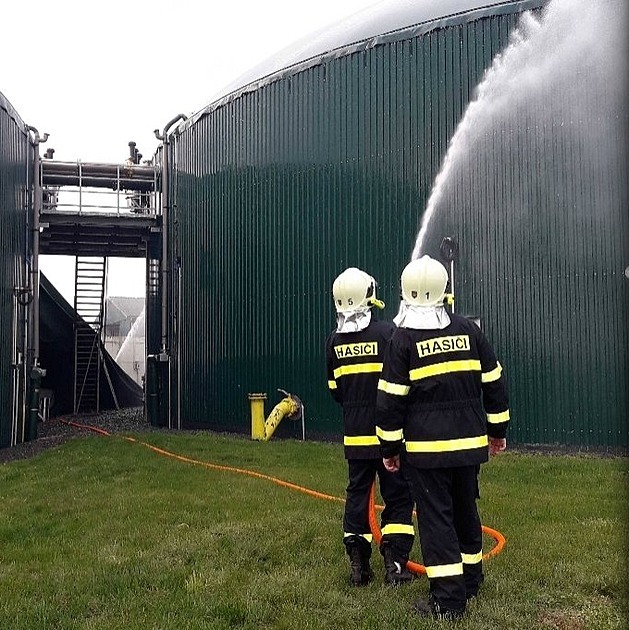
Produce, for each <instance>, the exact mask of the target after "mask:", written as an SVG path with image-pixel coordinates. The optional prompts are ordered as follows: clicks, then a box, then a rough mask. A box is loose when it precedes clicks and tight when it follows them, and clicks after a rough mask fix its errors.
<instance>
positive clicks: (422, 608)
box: [413, 595, 465, 621]
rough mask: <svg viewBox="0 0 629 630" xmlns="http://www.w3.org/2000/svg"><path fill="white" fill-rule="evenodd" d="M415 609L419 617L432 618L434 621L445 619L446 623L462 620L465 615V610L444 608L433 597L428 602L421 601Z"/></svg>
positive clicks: (429, 597)
mask: <svg viewBox="0 0 629 630" xmlns="http://www.w3.org/2000/svg"><path fill="white" fill-rule="evenodd" d="M413 609H414V610H415V612H416V613H417V614H418V615H421V616H422V617H432V618H433V619H443V620H446V621H455V620H456V619H461V618H462V617H463V615H464V614H465V608H460V609H457V610H455V609H451V608H442V607H441V606H440V605H439V602H438V601H437V600H435V599H434V598H433V596H432V595H429V596H428V599H427V600H420V601H418V602H417V603H416V604H415V605H414V606H413Z"/></svg>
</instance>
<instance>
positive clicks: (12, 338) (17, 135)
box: [0, 93, 33, 447]
mask: <svg viewBox="0 0 629 630" xmlns="http://www.w3.org/2000/svg"><path fill="white" fill-rule="evenodd" d="M32 160H33V148H32V145H31V142H30V140H29V136H28V132H27V129H26V125H25V124H24V122H23V121H22V119H21V118H20V117H19V115H18V114H17V113H16V111H15V110H14V109H13V107H12V106H11V104H10V103H9V101H8V100H7V99H6V98H5V97H4V95H3V94H2V93H0V224H1V225H2V229H1V230H0V257H1V258H0V260H1V264H0V322H2V325H1V326H0V409H2V413H1V414H0V447H5V446H9V445H11V444H15V443H16V442H21V441H23V440H24V439H25V438H26V437H27V436H25V435H24V431H25V428H24V420H25V408H24V400H25V391H24V383H25V382H26V381H27V376H26V374H25V369H26V368H25V358H26V357H25V349H24V347H23V343H24V341H25V332H24V330H25V326H26V322H25V317H26V303H27V302H28V297H29V296H28V294H27V293H22V294H20V293H18V292H15V291H14V287H27V286H28V285H29V278H28V272H27V269H26V267H25V260H26V254H27V242H28V232H27V207H28V203H29V199H30V197H29V190H30V175H29V172H30V170H29V169H30V165H31V164H32Z"/></svg>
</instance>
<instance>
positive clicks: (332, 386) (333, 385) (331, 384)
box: [328, 381, 336, 389]
mask: <svg viewBox="0 0 629 630" xmlns="http://www.w3.org/2000/svg"><path fill="white" fill-rule="evenodd" d="M328 387H329V388H330V389H336V381H328Z"/></svg>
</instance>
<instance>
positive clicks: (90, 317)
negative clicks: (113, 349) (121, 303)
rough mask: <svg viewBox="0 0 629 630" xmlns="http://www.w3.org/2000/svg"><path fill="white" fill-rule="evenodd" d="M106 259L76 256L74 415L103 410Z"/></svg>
mask: <svg viewBox="0 0 629 630" xmlns="http://www.w3.org/2000/svg"><path fill="white" fill-rule="evenodd" d="M106 272H107V258H105V257H99V258H91V257H90V258H87V257H81V256H77V257H76V265H75V277H74V282H75V291H74V310H75V311H76V313H77V315H78V318H77V321H76V323H75V327H74V342H75V343H74V413H82V412H85V411H100V395H99V394H100V381H101V376H102V375H101V370H102V368H103V367H104V364H103V356H102V343H101V333H102V329H103V321H104V306H105V277H106Z"/></svg>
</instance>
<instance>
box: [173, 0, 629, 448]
mask: <svg viewBox="0 0 629 630" xmlns="http://www.w3.org/2000/svg"><path fill="white" fill-rule="evenodd" d="M522 6H523V5H522V4H520V3H517V2H514V3H512V4H511V5H508V6H506V7H505V5H503V6H502V7H501V8H500V10H499V14H496V15H487V14H485V15H484V16H481V17H479V18H478V19H475V20H472V21H469V22H468V21H467V20H466V17H465V16H461V19H460V22H459V23H456V24H452V23H450V25H449V26H447V27H445V28H437V29H434V30H430V29H429V28H428V29H426V32H425V33H424V34H422V35H418V36H414V37H411V38H409V39H404V38H403V37H401V38H400V39H399V40H398V41H390V42H388V43H385V44H383V45H379V46H376V47H374V48H368V49H366V50H363V51H360V52H355V53H353V54H351V55H348V56H345V57H340V58H336V59H328V60H327V61H324V62H323V63H321V64H320V65H317V66H314V67H311V68H308V69H306V70H304V71H302V72H300V73H298V74H295V75H293V76H289V77H286V78H283V79H281V80H279V81H276V82H273V83H270V84H268V85H266V86H264V87H260V88H258V89H257V90H255V91H253V92H249V93H245V94H243V95H242V96H240V97H238V98H236V99H234V100H233V101H231V102H227V103H226V104H222V105H221V106H219V107H217V108H215V109H212V108H210V109H209V110H208V112H207V113H206V115H204V116H203V117H201V118H199V119H198V120H196V121H195V122H194V123H193V124H189V125H187V126H186V127H184V128H183V130H182V131H181V133H180V135H179V136H178V137H177V138H176V145H175V156H174V158H175V161H176V178H177V183H176V188H175V193H174V194H175V197H176V198H175V199H173V204H174V211H173V213H172V215H171V221H172V232H173V234H175V230H176V239H175V241H176V242H175V245H174V247H175V249H176V252H175V260H178V262H179V263H180V266H181V279H182V282H181V287H180V290H181V299H180V303H181V306H182V308H181V313H180V316H179V317H178V325H179V331H180V336H179V337H177V336H175V338H173V340H172V343H173V346H176V347H177V353H178V355H179V357H180V365H179V368H180V373H181V392H182V395H181V400H180V405H181V420H182V422H183V424H184V426H203V427H208V428H214V429H239V430H247V428H248V426H249V419H248V403H247V393H248V392H257V391H265V392H268V393H269V394H270V398H271V403H272V402H273V399H274V396H275V390H276V388H278V387H282V388H284V389H287V390H289V391H291V392H293V393H295V394H297V395H298V396H300V397H301V398H302V399H303V401H304V402H305V405H306V416H307V431H308V433H309V434H310V435H313V434H337V435H340V432H341V431H340V413H339V410H338V408H337V407H336V406H335V405H334V404H333V403H332V402H331V399H330V397H329V394H328V392H327V386H326V380H325V374H324V353H323V344H324V340H325V337H326V335H327V333H328V332H329V331H330V330H331V329H332V327H333V326H334V311H333V306H332V300H331V296H330V288H331V284H332V281H333V280H334V278H335V276H336V275H337V274H338V273H339V272H340V271H341V270H343V269H344V268H345V267H347V266H350V265H356V266H359V267H362V268H364V269H366V270H367V271H369V272H370V273H372V274H374V275H375V276H376V277H377V279H378V280H379V282H380V285H381V290H380V293H381V295H382V297H384V299H385V301H387V302H388V307H387V309H386V310H385V311H384V316H385V317H388V318H392V317H393V316H394V315H395V312H396V309H397V305H398V293H399V289H398V278H399V274H400V272H401V270H402V268H403V267H404V265H405V264H406V262H407V261H408V259H409V256H410V252H411V251H412V249H413V245H414V241H415V236H416V234H417V230H418V227H419V221H420V218H421V213H422V211H423V208H424V206H425V203H426V201H427V198H428V195H429V193H430V189H431V186H432V183H433V180H434V178H435V175H436V174H437V172H438V170H439V167H440V164H441V162H442V160H443V158H444V155H445V152H446V149H447V145H448V142H449V140H450V138H451V136H452V134H453V132H454V130H455V128H456V125H457V124H458V122H459V120H460V119H461V116H462V114H463V111H464V110H465V107H466V104H467V102H468V101H469V99H470V96H471V94H472V91H473V89H474V87H475V86H476V85H477V84H478V82H479V81H480V79H481V77H482V75H483V71H484V70H485V69H486V68H487V67H488V66H489V65H490V63H491V61H492V59H493V58H494V56H495V55H496V53H497V52H498V51H500V50H501V49H503V47H504V46H505V45H506V43H507V41H508V35H509V33H510V31H512V30H513V28H514V26H515V24H516V23H517V18H518V15H517V12H518V10H519V9H520V8H521V7H522ZM529 7H530V3H527V8H529ZM564 150H565V151H568V152H569V151H572V148H571V147H568V146H567V147H565V149H564ZM518 168H519V167H518ZM511 177H512V178H516V179H517V178H518V177H520V178H521V179H522V180H523V181H524V180H526V179H527V178H528V177H530V174H528V173H526V172H524V173H523V174H522V175H521V176H520V175H518V171H517V170H516V169H515V168H514V170H513V172H512V174H511ZM549 194H552V192H551V193H549ZM479 203H480V202H479ZM625 207H626V204H625ZM547 227H548V229H549V230H552V229H554V227H555V226H554V225H550V226H547ZM465 229H466V230H467V228H465ZM519 229H520V230H521V233H522V234H523V235H526V234H528V233H529V228H528V226H526V225H519ZM540 229H542V228H541V226H540ZM544 229H545V228H544ZM457 236H459V238H460V240H461V241H462V245H463V251H464V252H468V251H469V246H468V245H467V242H468V234H467V232H464V234H463V235H460V234H458V233H457ZM491 243H492V245H491V247H492V251H493V253H492V260H495V258H494V257H498V260H497V261H496V265H495V266H497V267H500V268H503V267H504V268H505V269H511V270H512V271H510V272H509V273H511V274H513V275H511V276H509V277H506V276H505V274H506V273H507V271H505V274H502V275H500V276H499V278H497V279H496V280H495V281H494V282H495V283H498V284H496V285H495V286H494V285H492V286H491V287H487V290H485V291H484V292H479V291H478V287H477V286H474V287H469V286H465V285H464V286H463V287H462V288H461V296H460V299H461V304H462V306H463V307H465V308H467V309H469V310H472V311H474V312H475V313H479V314H481V315H482V316H483V320H484V323H485V325H486V327H487V329H488V331H489V333H490V337H491V338H492V340H493V341H494V342H495V345H496V347H497V350H498V352H499V354H500V355H501V357H502V359H503V363H504V364H505V366H506V370H507V373H508V374H509V377H510V380H512V381H513V387H512V389H513V394H514V395H513V399H514V404H513V415H514V427H515V428H514V433H513V434H512V436H515V437H516V439H518V440H519V441H525V442H569V443H572V439H573V437H574V443H579V444H594V443H597V444H621V443H626V439H625V438H623V437H622V436H621V435H619V434H618V431H617V428H618V427H617V424H618V422H617V420H614V421H613V428H609V426H608V419H607V417H603V416H598V415H592V413H593V412H594V411H595V410H596V409H598V406H597V404H596V403H595V402H594V401H593V400H592V401H590V403H589V404H588V408H587V410H585V411H584V413H585V416H584V417H587V418H588V419H589V420H588V422H590V423H594V424H596V425H598V428H599V430H598V431H596V432H594V435H593V437H588V438H587V439H586V438H585V437H584V435H583V434H578V435H575V434H574V433H572V434H570V433H568V432H567V428H568V427H569V425H570V418H571V413H572V412H571V411H570V410H569V407H568V405H567V402H568V401H567V397H569V396H570V395H571V393H572V392H571V391H569V390H567V389H560V390H559V391H557V389H556V388H552V390H551V389H549V388H545V387H544V386H541V385H540V380H539V369H538V367H539V366H538V365H535V364H534V363H533V362H531V361H530V359H529V358H525V357H528V355H527V354H526V353H523V352H522V347H521V345H520V344H521V342H525V343H526V344H528V346H527V347H529V348H532V347H533V342H532V341H529V337H528V336H527V333H528V327H529V324H528V322H529V321H530V320H531V319H532V317H533V313H532V312H531V310H534V309H536V308H538V307H539V306H540V305H541V304H542V302H539V301H538V302H534V301H533V302H527V307H526V308H527V309H528V311H524V313H522V312H520V311H521V306H522V304H521V303H518V300H516V299H515V298H511V301H509V300H507V298H505V287H506V286H509V287H510V286H515V285H514V283H513V280H514V278H515V277H520V276H521V275H522V274H521V270H520V269H519V268H517V267H514V266H513V265H515V263H514V262H513V261H512V262H510V263H507V262H505V261H506V259H508V258H509V259H510V256H511V252H510V250H509V249H508V247H507V244H506V243H503V242H502V241H501V239H500V237H498V236H497V237H496V238H495V239H494V240H492V241H491ZM466 256H467V254H466ZM461 267H462V268H468V269H469V268H473V269H475V270H476V269H478V268H479V267H480V264H479V263H478V260H476V259H470V258H469V257H464V258H463V260H462V261H461ZM172 271H173V276H174V275H175V273H176V272H177V270H176V269H173V270H172ZM543 273H544V272H543V271H540V273H539V274H537V277H540V274H541V275H543ZM565 281H566V282H567V283H568V285H570V286H569V287H566V288H565V290H564V292H563V295H564V296H565V295H566V294H571V293H573V292H574V291H575V287H573V286H572V284H573V282H574V279H573V278H570V277H566V278H565ZM494 289H499V290H500V293H499V296H497V295H496V292H495V290H494ZM518 291H520V289H518ZM625 292H626V287H625ZM625 295H626V293H625ZM618 299H621V298H620V297H619V298H618ZM623 299H625V298H623ZM498 306H500V308H501V309H504V313H505V314H503V312H502V311H500V310H499V309H498ZM513 309H518V312H517V313H516V312H514V311H513ZM625 309H626V302H625ZM625 312H626V310H625ZM516 326H518V327H519V328H518V331H517V333H516V332H515V331H514V327H516ZM570 330H571V332H570V334H571V335H574V334H575V330H574V329H573V328H571V329H570ZM544 334H547V335H548V332H546V333H544ZM558 347H559V348H564V347H565V344H560V345H559V346H558ZM552 354H553V357H554V353H552ZM623 356H624V357H625V359H626V352H625V354H624V355H623V351H622V350H621V351H620V354H619V355H618V360H617V361H616V363H615V364H614V365H615V366H616V367H617V368H619V369H618V380H617V381H615V382H613V383H611V388H612V389H613V391H614V392H616V393H615V394H614V395H615V396H616V398H615V400H614V403H615V404H616V403H619V404H620V405H621V407H620V411H619V412H618V413H622V411H623V409H624V413H625V415H626V411H627V405H626V398H624V399H620V398H618V396H619V394H617V392H618V391H619V388H620V387H621V386H622V385H623V383H624V384H626V381H627V371H626V370H627V368H626V365H625V367H624V372H623V371H622V366H620V365H619V363H618V361H619V360H620V359H622V357H623ZM523 359H524V360H523ZM552 360H553V361H554V360H556V358H553V359H552ZM550 362H551V360H550V359H549V365H547V367H546V368H545V369H547V370H548V371H552V369H553V366H552V365H550ZM607 365H610V364H607ZM567 380H569V379H567ZM599 383H600V384H602V383H603V377H602V375H601V376H600V381H599ZM576 387H577V388H578V385H577V386H576ZM607 391H611V389H610V388H607ZM623 400H624V403H623ZM542 401H543V402H542ZM533 403H534V404H533ZM623 404H624V408H623V407H622V405H623ZM532 405H533V406H532ZM530 409H534V410H535V418H536V420H535V422H530V421H529V420H527V418H530V417H531V414H530ZM618 417H619V416H616V418H618ZM623 439H625V441H624V442H623Z"/></svg>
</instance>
